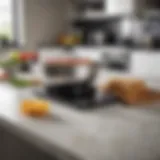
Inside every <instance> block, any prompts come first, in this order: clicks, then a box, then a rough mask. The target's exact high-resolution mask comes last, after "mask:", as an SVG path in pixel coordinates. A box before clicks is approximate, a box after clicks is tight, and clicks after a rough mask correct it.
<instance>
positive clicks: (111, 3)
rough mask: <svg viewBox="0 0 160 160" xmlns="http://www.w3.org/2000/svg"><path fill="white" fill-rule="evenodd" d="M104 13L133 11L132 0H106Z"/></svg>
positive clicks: (128, 12) (116, 13)
mask: <svg viewBox="0 0 160 160" xmlns="http://www.w3.org/2000/svg"><path fill="white" fill-rule="evenodd" d="M105 5H106V7H105V8H106V14H107V15H119V14H122V15H123V14H130V13H133V12H134V7H135V6H134V5H135V3H134V0H106V4H105Z"/></svg>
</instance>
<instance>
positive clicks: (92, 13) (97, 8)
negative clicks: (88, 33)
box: [76, 0, 134, 19]
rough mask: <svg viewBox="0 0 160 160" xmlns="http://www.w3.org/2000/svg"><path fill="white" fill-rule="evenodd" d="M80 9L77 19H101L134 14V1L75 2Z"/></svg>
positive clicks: (95, 0) (88, 0)
mask: <svg viewBox="0 0 160 160" xmlns="http://www.w3.org/2000/svg"><path fill="white" fill-rule="evenodd" d="M76 2H77V6H78V8H79V9H80V14H78V18H81V19H98V18H99V19H101V18H103V19H104V18H105V17H106V18H107V17H112V16H113V17H114V16H121V15H122V16H123V15H128V14H132V13H133V12H134V0H83V1H82V0H76Z"/></svg>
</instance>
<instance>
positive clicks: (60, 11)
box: [25, 0, 74, 49]
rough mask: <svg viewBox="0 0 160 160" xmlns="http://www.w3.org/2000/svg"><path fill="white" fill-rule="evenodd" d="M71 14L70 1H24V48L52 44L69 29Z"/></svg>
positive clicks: (71, 6)
mask: <svg viewBox="0 0 160 160" xmlns="http://www.w3.org/2000/svg"><path fill="white" fill-rule="evenodd" d="M72 13H73V5H72V3H71V1H70V0H26V1H25V38H26V41H25V42H26V45H25V47H26V48H27V49H35V48H36V47H37V46H38V45H40V44H42V43H50V44H52V43H54V42H55V39H56V37H57V35H58V34H59V33H60V32H62V31H65V30H68V28H69V27H70V23H69V22H70V16H71V15H72ZM73 14H74V13H73Z"/></svg>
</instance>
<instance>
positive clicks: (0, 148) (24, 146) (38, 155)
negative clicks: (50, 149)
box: [0, 127, 59, 160]
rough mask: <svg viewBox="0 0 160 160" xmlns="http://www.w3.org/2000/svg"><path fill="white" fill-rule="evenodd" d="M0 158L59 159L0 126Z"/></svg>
mask: <svg viewBox="0 0 160 160" xmlns="http://www.w3.org/2000/svg"><path fill="white" fill-rule="evenodd" d="M0 159H1V160H59V159H57V158H56V157H53V156H51V155H49V154H47V153H45V152H43V151H41V150H40V149H38V148H37V147H36V146H34V145H33V144H31V143H29V142H28V141H25V140H24V139H23V138H21V137H20V136H18V135H16V134H13V133H12V132H10V131H9V130H7V129H6V128H3V127H0Z"/></svg>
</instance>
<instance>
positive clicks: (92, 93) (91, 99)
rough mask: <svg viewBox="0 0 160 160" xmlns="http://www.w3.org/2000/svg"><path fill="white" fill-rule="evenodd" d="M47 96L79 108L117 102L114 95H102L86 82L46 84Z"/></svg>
mask: <svg viewBox="0 0 160 160" xmlns="http://www.w3.org/2000/svg"><path fill="white" fill-rule="evenodd" d="M46 92H47V96H49V97H50V98H52V99H57V100H60V101H62V102H65V103H68V104H71V106H73V107H75V108H79V109H92V108H98V107H101V106H104V105H106V104H113V103H116V102H117V99H116V97H115V96H112V95H108V96H107V95H102V94H100V93H98V91H97V90H96V88H94V87H93V86H92V85H89V84H86V83H82V82H80V83H74V84H73V83H72V84H64V85H59V86H48V87H47V88H46Z"/></svg>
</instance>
